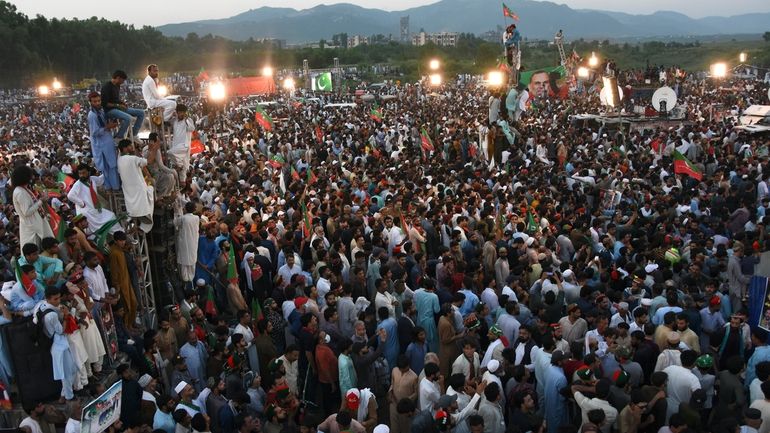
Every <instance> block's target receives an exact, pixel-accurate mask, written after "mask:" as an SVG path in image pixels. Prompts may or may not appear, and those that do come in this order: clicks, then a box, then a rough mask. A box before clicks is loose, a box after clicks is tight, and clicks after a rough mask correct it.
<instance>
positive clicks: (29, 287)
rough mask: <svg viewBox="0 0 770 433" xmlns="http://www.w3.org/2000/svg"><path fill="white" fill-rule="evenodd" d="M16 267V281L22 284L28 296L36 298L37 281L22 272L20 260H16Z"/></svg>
mask: <svg viewBox="0 0 770 433" xmlns="http://www.w3.org/2000/svg"><path fill="white" fill-rule="evenodd" d="M14 264H15V266H14V268H16V269H15V271H16V281H18V282H19V283H21V287H22V288H23V289H24V291H25V292H26V293H27V295H28V296H30V297H32V296H35V292H37V286H35V280H33V279H32V278H30V277H29V276H28V275H27V274H25V273H23V272H21V265H19V260H18V259H16V261H15V262H14Z"/></svg>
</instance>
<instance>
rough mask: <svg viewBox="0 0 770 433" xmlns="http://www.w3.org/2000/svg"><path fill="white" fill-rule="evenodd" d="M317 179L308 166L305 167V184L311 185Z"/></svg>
mask: <svg viewBox="0 0 770 433" xmlns="http://www.w3.org/2000/svg"><path fill="white" fill-rule="evenodd" d="M317 181H318V176H316V175H315V173H313V170H311V169H310V167H308V168H307V184H308V185H312V184H314V183H316V182H317Z"/></svg>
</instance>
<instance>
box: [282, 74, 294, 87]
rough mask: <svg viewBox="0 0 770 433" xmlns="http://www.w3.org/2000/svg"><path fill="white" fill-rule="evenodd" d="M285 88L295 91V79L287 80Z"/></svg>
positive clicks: (284, 81) (285, 80) (289, 78)
mask: <svg viewBox="0 0 770 433" xmlns="http://www.w3.org/2000/svg"><path fill="white" fill-rule="evenodd" d="M283 88H284V89H286V90H294V78H291V77H288V78H285V79H284V80H283Z"/></svg>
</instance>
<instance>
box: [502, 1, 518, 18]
mask: <svg viewBox="0 0 770 433" xmlns="http://www.w3.org/2000/svg"><path fill="white" fill-rule="evenodd" d="M503 17H508V18H512V19H514V20H516V21H518V20H519V16H518V15H516V14H515V13H513V11H512V10H511V8H509V7H508V6H506V5H505V3H503Z"/></svg>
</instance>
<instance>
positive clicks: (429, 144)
mask: <svg viewBox="0 0 770 433" xmlns="http://www.w3.org/2000/svg"><path fill="white" fill-rule="evenodd" d="M420 140H421V141H422V148H423V150H425V151H426V152H432V151H433V150H434V149H435V146H433V140H431V139H430V135H428V131H426V130H425V128H422V131H421V132H420Z"/></svg>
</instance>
